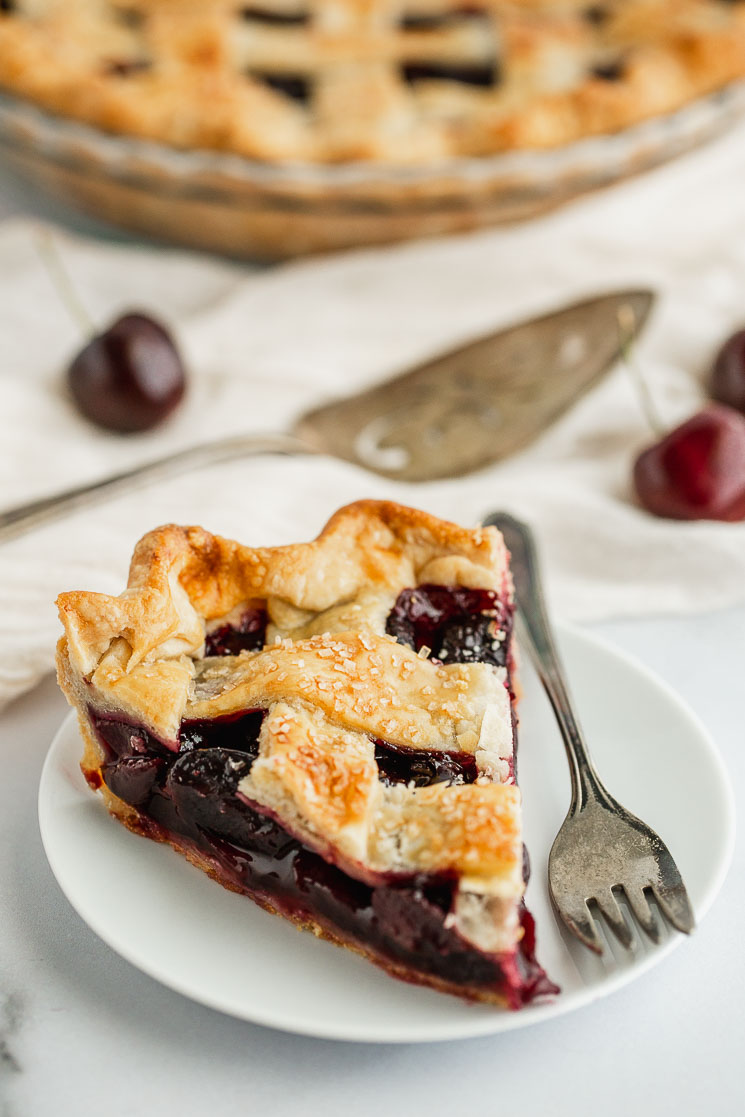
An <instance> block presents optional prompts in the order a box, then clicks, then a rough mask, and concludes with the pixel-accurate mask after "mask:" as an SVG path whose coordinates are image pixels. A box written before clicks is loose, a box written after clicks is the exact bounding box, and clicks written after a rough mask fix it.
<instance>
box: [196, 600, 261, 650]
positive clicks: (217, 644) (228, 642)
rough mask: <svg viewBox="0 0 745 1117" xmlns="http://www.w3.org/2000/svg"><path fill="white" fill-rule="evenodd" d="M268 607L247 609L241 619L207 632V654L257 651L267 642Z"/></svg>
mask: <svg viewBox="0 0 745 1117" xmlns="http://www.w3.org/2000/svg"><path fill="white" fill-rule="evenodd" d="M266 625H267V614H266V609H246V611H245V613H243V614H242V616H241V618H240V620H238V621H236V622H234V623H233V624H223V625H220V627H219V628H213V630H212V631H211V632H208V633H207V636H206V638H205V641H204V654H205V655H239V654H240V653H241V652H256V651H258V650H259V649H260V648H263V647H264V644H265V643H266Z"/></svg>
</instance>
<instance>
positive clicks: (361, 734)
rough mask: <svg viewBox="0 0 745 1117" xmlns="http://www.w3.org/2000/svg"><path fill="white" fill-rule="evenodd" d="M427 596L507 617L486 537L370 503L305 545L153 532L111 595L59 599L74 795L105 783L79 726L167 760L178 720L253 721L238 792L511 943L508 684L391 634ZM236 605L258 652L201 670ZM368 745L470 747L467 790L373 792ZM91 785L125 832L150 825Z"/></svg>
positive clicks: (495, 556) (356, 868) (512, 793)
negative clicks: (261, 632)
mask: <svg viewBox="0 0 745 1117" xmlns="http://www.w3.org/2000/svg"><path fill="white" fill-rule="evenodd" d="M424 583H439V584H441V585H461V586H466V587H470V588H481V589H491V590H496V591H497V592H498V596H499V598H500V600H501V601H502V602H503V603H504V605H508V604H509V602H510V599H511V593H512V585H511V581H510V576H509V570H508V565H507V555H506V551H505V548H504V543H503V541H502V539H501V536H500V535H499V533H498V532H497V531H496V529H494V528H485V529H472V530H468V529H464V528H461V527H458V526H457V525H454V524H450V523H447V522H445V521H442V520H438V519H436V518H434V517H433V516H430V515H428V514H426V513H424V512H418V511H415V510H413V509H409V508H404V507H402V506H399V505H395V504H392V503H386V502H375V501H361V502H358V503H356V504H352V505H349V506H348V507H346V508H343V509H341V510H340V511H339V512H337V513H336V514H335V515H334V516H333V517H332V518H331V520H330V521H329V523H328V524H327V525H326V527H325V528H324V529H323V531H322V532H321V534H320V535H319V537H318V539H317V540H315V541H314V542H312V543H307V544H297V545H294V546H289V547H278V548H258V549H257V548H249V547H244V546H241V545H240V544H238V543H235V542H233V541H231V540H226V539H221V538H219V537H215V536H212V535H210V534H208V533H207V532H205V531H203V530H202V529H201V528H194V527H192V528H179V527H176V526H173V525H170V526H167V527H165V528H160V529H158V530H156V531H154V532H151V533H150V534H149V535H147V536H145V538H144V539H143V540H141V542H140V543H139V544H138V545H137V547H136V549H135V553H134V557H133V560H132V564H131V568H130V574H129V583H128V588H127V589H126V590H125V592H124V593H123V594H122V595H121V596H119V597H108V596H105V595H102V594H91V593H85V592H82V591H78V592H73V593H67V594H62V595H61V596H60V598H59V607H60V617H61V619H62V622H63V625H64V628H65V636H64V637H63V638H62V639H61V640H60V642H59V646H58V671H59V680H60V685H61V686H62V688H63V690H64V692H65V694H66V695H67V697H68V699H69V700H70V702H71V703H72V704H73V705H74V706H75V707H76V708H77V710H78V715H79V718H80V723H81V730H82V733H83V738H84V742H85V752H84V756H83V761H82V767H83V770H84V772H85V773H86V776H87V778H88V780H89V782H90V783H91V785H92V786H95V787H100V786H101V785H102V784H103V772H102V768H103V765H104V763H105V756H104V749H103V746H102V744H101V742H100V741H99V739H98V737H97V733H96V730H95V728H94V725H93V721H92V718H93V715H96V716H104V717H105V716H107V715H108V716H113V717H115V718H117V719H118V720H120V721H121V720H122V719H123V720H124V721H125V722H129V723H130V724H132V725H134V726H138V727H142V728H144V729H146V730H147V731H148V732H150V733H153V734H155V736H156V737H158V738H160V740H161V741H163V742H164V743H165V744H166V745H169V746H170V747H171V748H173V749H174V750H175V751H178V748H179V745H178V735H179V728H180V725H181V722H182V720H183V719H186V720H187V721H196V722H199V721H202V720H208V721H209V720H212V719H215V718H219V717H224V716H231V715H237V714H241V713H242V712H244V711H247V710H256V709H260V710H263V711H265V715H264V718H263V722H262V725H261V730H260V734H259V740H258V756H257V757H256V759H255V760H254V761H253V763H252V765H251V766H250V769H249V771H248V772H247V774H246V775H244V776H243V778H242V779H241V781H240V783H239V784H238V787H237V791H238V794H239V795H240V796H242V797H243V798H244V799H245V800H246V801H248V802H249V803H250V804H251V805H252V806H254V807H256V808H257V809H258V810H259V811H261V812H263V813H265V814H268V815H269V816H270V817H272V818H274V819H276V820H277V821H278V822H279V824H280V825H282V826H283V827H284V828H285V829H286V830H287V831H288V832H289V833H290V834H293V835H295V836H297V837H298V838H300V839H301V840H302V841H303V842H304V843H305V844H306V845H308V846H309V847H310V848H312V849H314V850H316V851H317V852H318V853H320V854H321V856H325V857H327V858H328V859H329V860H331V862H332V863H334V864H337V865H339V866H340V867H342V868H343V869H345V870H346V871H347V872H349V873H351V875H352V876H355V877H357V878H358V879H360V880H363V881H368V882H371V883H373V882H374V881H375V880H377V879H381V876H385V874H389V873H394V874H404V875H411V874H417V873H425V874H429V873H445V874H447V875H449V876H452V875H455V876H456V877H457V878H458V879H459V882H460V883H459V885H458V890H457V898H456V904H455V909H454V919H455V924H454V925H455V926H456V928H457V929H458V930H459V931H460V932H461V933H462V934H464V936H465V937H469V938H471V939H472V940H473V941H474V942H478V943H480V944H482V945H483V946H484V949H488V950H490V951H496V950H501V949H511V948H512V947H514V944H515V942H516V940H517V938H518V937H519V934H520V928H519V921H518V920H517V918H516V905H517V903H519V901H520V899H521V897H522V895H523V891H524V882H523V877H522V836H521V828H520V798H519V793H518V791H517V789H516V788H515V787H514V781H513V777H512V774H511V769H510V764H509V761H510V758H511V757H512V754H513V747H514V742H513V729H512V716H511V707H510V700H509V693H508V691H507V687H506V672H505V669H504V668H495V667H493V666H491V665H489V664H487V663H481V662H473V663H458V662H454V663H448V662H438V661H433V660H431V659H430V658H429V656H428V652H427V650H426V649H422V650H421V651H420V652H419V653H417V652H415V651H414V650H412V649H411V648H410V647H408V646H406V645H403V644H401V643H399V642H397V641H396V639H395V638H394V637H393V636H391V635H388V634H386V632H385V626H386V618H387V616H388V613H389V612H390V610H391V607H392V606H393V604H394V602H395V601H396V598H397V596H398V594H399V592H400V591H401V590H403V589H406V588H410V587H415V586H417V585H419V584H424ZM249 603H250V605H251V606H256V605H257V604H266V606H267V610H268V613H269V616H270V617H271V621H272V623H271V625H270V626H269V629H268V632H267V637H268V643H266V644H265V646H264V647H263V648H259V649H258V650H255V651H243V652H241V653H240V654H238V655H225V656H211V657H208V658H204V655H203V652H204V639H205V631H206V630H208V629H209V628H210V627H213V626H214V624H215V623H222V622H223V621H224V620H225V619H226V618H228V619H231V618H237V617H239V616H240V615H241V613H242V611H243V610H244V609H245V607H246V605H247V604H249ZM498 615H499V612H498V610H496V609H495V611H494V617H495V620H494V621H493V622H492V624H493V627H494V636H493V638H494V639H499V636H500V632H499V630H498V629H497V627H496V626H497V620H496V618H497V616H498ZM502 635H503V633H502ZM381 739H382V740H383V741H385V742H387V744H388V745H394V746H396V747H404V748H407V749H412V750H425V751H427V752H428V753H430V754H431V753H437V752H442V751H445V752H447V751H452V752H456V753H463V754H470V755H471V756H472V757H473V758H474V760H475V765H476V770H477V771H478V773H479V778H478V780H477V781H476V782H475V783H470V784H468V785H463V786H457V785H453V784H450V783H439V784H436V785H434V786H430V787H419V788H417V787H415V786H413V784H411V785H404V784H396V785H394V786H388V785H387V784H385V783H384V782H381V780H380V778H379V774H378V766H377V762H376V752H375V750H376V741H378V740H381ZM103 790H104V795H105V799H106V802H107V805H108V807H109V809H110V810H111V811H112V813H114V814H115V815H116V816H117V817H118V818H119V819H120V820H121V821H123V822H124V824H125V825H127V826H128V827H130V828H131V829H135V830H140V831H142V830H143V829H145V830H147V826H148V824H147V822H146V820H145V821H143V820H141V819H140V818H139V816H138V813H137V811H135V810H133V808H131V807H129V806H127V805H126V804H125V803H123V802H121V801H119V800H117V799H116V797H115V796H113V795H112V794H111V792H110V791H109V790H108V789H107V788H105V787H104V788H103Z"/></svg>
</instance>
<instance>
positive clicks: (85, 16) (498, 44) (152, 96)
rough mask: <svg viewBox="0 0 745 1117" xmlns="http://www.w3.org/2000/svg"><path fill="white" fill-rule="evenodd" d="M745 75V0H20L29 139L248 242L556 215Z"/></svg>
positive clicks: (12, 121)
mask: <svg viewBox="0 0 745 1117" xmlns="http://www.w3.org/2000/svg"><path fill="white" fill-rule="evenodd" d="M744 75H745V3H738V2H736V0H601V2H599V3H591V2H583V0H555V2H552V3H551V2H542V0H511V2H504V0H254V2H253V3H248V4H245V3H244V4H241V3H239V2H235V0H233V2H231V0H0V146H2V148H3V150H4V157H5V159H6V161H7V162H9V163H11V164H13V165H15V166H17V168H18V169H19V170H20V171H21V172H22V173H23V174H24V175H26V176H30V177H32V178H34V179H35V180H36V181H37V182H39V183H41V184H42V186H44V187H45V188H46V189H47V190H49V191H51V192H52V193H54V194H55V195H56V196H57V197H58V198H62V199H66V200H70V201H72V202H74V203H75V204H76V205H78V206H82V207H83V208H84V209H86V210H87V211H89V212H91V213H93V214H95V215H97V216H101V217H104V218H106V219H108V220H110V221H113V222H116V223H118V224H122V225H125V226H126V227H128V228H130V229H134V230H137V231H139V232H144V233H146V234H149V235H151V236H155V237H158V238H159V239H169V240H173V241H178V242H181V243H184V244H187V245H191V246H193V247H199V248H208V249H212V250H216V251H220V252H223V253H227V254H229V255H233V256H248V257H269V258H274V257H277V256H292V255H298V254H302V253H307V252H311V251H325V250H330V249H336V248H343V247H348V246H350V245H359V244H370V243H385V242H390V241H396V240H401V239H404V238H409V237H412V236H429V235H433V234H439V233H444V232H456V231H462V230H468V229H473V228H477V227H479V226H483V225H487V224H493V223H495V222H504V221H512V220H515V219H521V218H524V217H529V216H533V215H535V214H536V213H540V212H543V211H545V210H546V209H548V208H551V207H553V206H555V205H557V204H559V203H560V202H562V201H564V200H566V199H568V198H571V197H575V196H577V194H579V193H582V192H583V191H586V190H588V189H592V188H595V187H597V186H600V185H604V184H606V183H609V182H613V181H616V180H618V179H619V178H623V177H624V176H626V175H628V174H632V173H637V172H638V171H640V170H642V169H644V168H646V167H649V166H652V165H654V164H656V163H659V162H661V161H662V160H663V159H668V158H670V157H672V156H674V155H676V154H678V153H680V152H681V151H684V150H688V149H690V148H691V147H693V146H695V145H696V144H698V143H700V142H702V141H703V140H705V139H708V138H710V137H711V136H712V135H714V134H716V133H717V132H718V131H721V130H722V129H723V128H724V127H726V126H727V125H728V124H729V123H730V121H731V120H732V119H733V118H734V115H735V113H737V114H739V113H740V112H741V111H742V107H743V103H745V83H742V82H740V81H739V80H738V79H741V78H742V77H743V76H744ZM738 91H739V92H738ZM741 94H742V95H741ZM655 122H657V124H658V125H659V127H657V128H654V125H655ZM645 126H650V127H652V128H653V130H652V131H651V132H650V131H648V130H647V131H642V132H641V133H640V132H639V129H640V128H641V129H644V128H645ZM593 137H599V138H600V139H596V140H595V141H594V142H595V145H596V146H594V147H588V146H587V145H588V144H591V143H592V142H593ZM619 137H620V138H621V140H623V138H624V137H626V138H627V142H621V143H620V144H619V142H616V141H619ZM603 139H604V140H606V141H607V140H610V141H613V142H611V143H610V145H609V146H608V145H607V143H606V145H605V146H604V145H603V142H602V140H603ZM143 141H144V143H143ZM117 144H118V145H119V146H116V145H117ZM598 144H599V146H598ZM516 159H517V162H515V160H516Z"/></svg>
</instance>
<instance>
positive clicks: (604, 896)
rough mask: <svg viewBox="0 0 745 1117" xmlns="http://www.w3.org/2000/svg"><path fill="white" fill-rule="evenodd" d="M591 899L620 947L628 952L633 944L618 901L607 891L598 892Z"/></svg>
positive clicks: (629, 929)
mask: <svg viewBox="0 0 745 1117" xmlns="http://www.w3.org/2000/svg"><path fill="white" fill-rule="evenodd" d="M593 899H594V901H595V903H596V904H597V905H598V907H599V908H600V910H601V912H602V913H603V915H604V916H605V918H606V921H607V923H608V926H609V927H610V929H611V931H612V932H613V934H614V935H615V936H616V938H617V939H618V941H619V942H620V944H621V946H623V947H625V949H626V950H630V949H631V944H632V942H633V936H632V934H631V928H630V927H629V925H628V923H627V922H626V920H625V919H624V916H623V912H622V911H621V909H620V908H619V906H618V901H617V900H616V897H615V896H614V895H613V893H612V892H611V890H610V889H608V891H607V892H600V891H598V892H596V894H595V895H594V896H593Z"/></svg>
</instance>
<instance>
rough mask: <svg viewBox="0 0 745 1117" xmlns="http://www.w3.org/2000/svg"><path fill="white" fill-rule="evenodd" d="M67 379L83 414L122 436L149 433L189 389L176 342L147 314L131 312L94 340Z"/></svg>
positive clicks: (72, 365)
mask: <svg viewBox="0 0 745 1117" xmlns="http://www.w3.org/2000/svg"><path fill="white" fill-rule="evenodd" d="M67 376H68V383H69V385H70V391H71V392H72V395H73V399H74V400H75V403H76V405H77V407H78V409H79V410H80V411H81V412H82V413H83V415H85V417H86V418H87V419H90V420H91V422H92V423H95V424H96V425H97V426H99V427H105V428H106V430H112V431H119V432H120V433H131V432H133V431H145V430H149V429H150V427H154V426H156V425H157V424H158V423H160V422H162V421H163V419H165V418H166V416H168V415H170V413H171V412H172V411H173V409H174V408H175V407H176V406H177V405H178V404H179V402H180V401H181V399H182V397H183V395H184V390H185V387H186V376H185V373H184V366H183V364H182V362H181V358H180V356H179V354H178V350H177V349H176V346H175V344H174V342H173V338H172V337H171V335H170V334H169V333H168V331H167V330H166V329H165V328H164V327H163V326H161V325H160V324H159V323H158V322H155V321H154V320H153V319H152V318H149V317H148V316H147V315H145V314H125V315H124V316H123V317H122V318H118V319H117V320H116V322H113V323H112V325H110V326H109V328H108V329H107V330H104V332H103V333H101V334H98V335H97V336H96V337H94V338H92V339H91V341H89V342H88V344H87V345H86V346H85V348H84V349H81V351H80V352H79V353H78V355H77V357H76V358H75V360H74V361H73V362H72V364H71V365H70V367H69V369H68V373H67Z"/></svg>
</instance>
